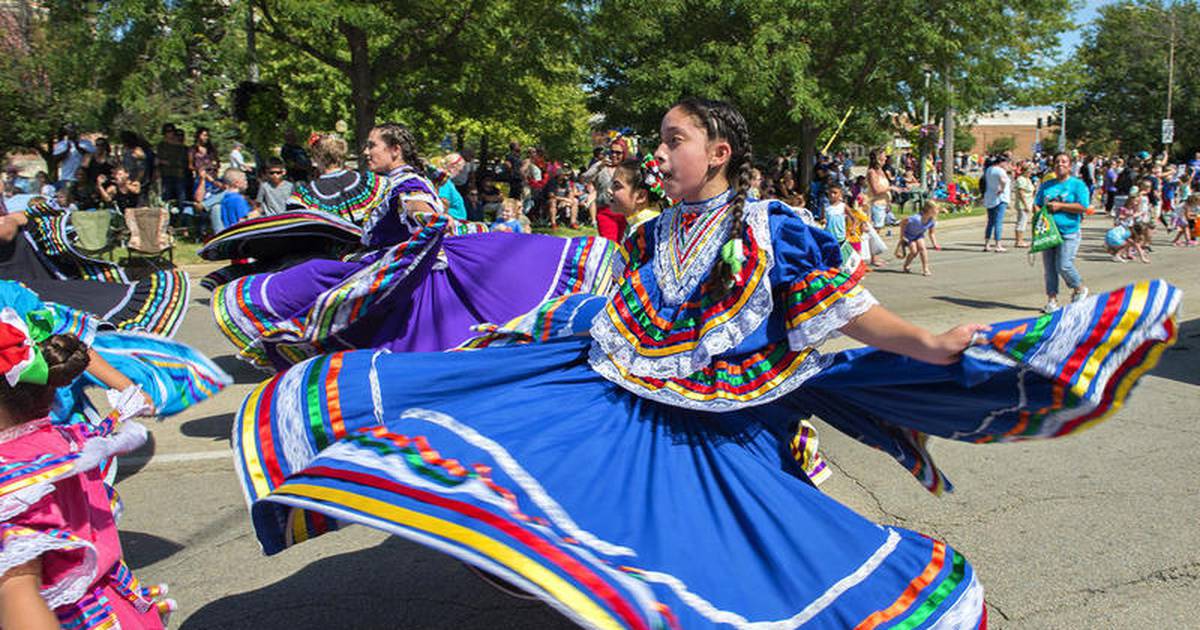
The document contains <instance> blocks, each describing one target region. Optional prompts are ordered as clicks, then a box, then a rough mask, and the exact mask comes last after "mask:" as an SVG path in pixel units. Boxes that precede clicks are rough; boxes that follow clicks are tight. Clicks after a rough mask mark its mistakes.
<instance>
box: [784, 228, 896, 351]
mask: <svg viewBox="0 0 1200 630" xmlns="http://www.w3.org/2000/svg"><path fill="white" fill-rule="evenodd" d="M770 221H771V244H772V247H773V248H774V256H775V264H774V267H773V268H772V270H771V285H772V288H773V292H774V296H775V303H776V308H777V309H783V315H784V324H785V326H786V329H787V337H788V345H789V346H790V347H791V348H792V349H793V350H801V349H804V348H814V347H817V346H819V345H820V344H822V343H824V342H825V341H826V340H828V339H830V338H831V337H834V336H836V335H837V334H838V331H839V329H840V328H841V327H842V326H845V325H846V324H848V323H850V322H851V321H853V320H854V319H855V318H857V317H858V316H859V315H862V314H863V313H865V312H866V311H867V310H868V309H870V308H871V307H872V306H874V305H875V304H877V303H878V302H876V300H875V298H874V297H873V296H872V295H871V293H870V292H869V291H867V290H866V289H865V288H864V287H862V286H861V285H860V284H859V282H860V280H861V279H862V276H863V274H864V273H866V267H865V266H864V265H858V266H857V267H856V268H855V269H853V270H846V269H843V268H842V255H841V250H840V247H839V245H838V243H837V241H836V240H835V239H834V238H833V236H832V235H831V234H829V233H828V232H826V231H825V230H822V229H820V228H816V227H813V226H810V225H806V224H805V223H804V222H803V221H802V220H801V219H800V218H799V217H797V216H796V215H795V214H794V213H792V212H791V211H790V209H787V208H786V206H784V207H783V210H782V211H779V210H776V209H774V208H772V212H771V215H770Z"/></svg>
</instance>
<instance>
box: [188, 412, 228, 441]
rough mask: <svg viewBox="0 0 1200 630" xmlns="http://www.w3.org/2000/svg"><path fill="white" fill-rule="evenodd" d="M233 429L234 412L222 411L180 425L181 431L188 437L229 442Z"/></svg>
mask: <svg viewBox="0 0 1200 630" xmlns="http://www.w3.org/2000/svg"><path fill="white" fill-rule="evenodd" d="M232 430H233V414H232V413H221V414H217V415H215V416H208V417H206V418H198V419H196V420H188V421H187V422H184V423H183V424H181V425H179V432H180V433H182V434H184V435H186V436H188V437H199V438H212V439H213V440H214V441H217V442H228V441H229V432H230V431H232Z"/></svg>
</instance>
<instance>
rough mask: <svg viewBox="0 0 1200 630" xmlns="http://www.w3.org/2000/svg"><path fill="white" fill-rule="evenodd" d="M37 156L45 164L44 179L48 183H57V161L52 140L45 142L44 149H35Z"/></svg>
mask: <svg viewBox="0 0 1200 630" xmlns="http://www.w3.org/2000/svg"><path fill="white" fill-rule="evenodd" d="M36 150H37V153H38V155H40V156H42V161H43V162H45V163H46V179H47V181H49V182H50V183H54V182H57V181H58V163H59V159H58V158H57V157H55V155H54V140H53V139H50V140H48V141H47V142H46V148H45V149H42V147H36Z"/></svg>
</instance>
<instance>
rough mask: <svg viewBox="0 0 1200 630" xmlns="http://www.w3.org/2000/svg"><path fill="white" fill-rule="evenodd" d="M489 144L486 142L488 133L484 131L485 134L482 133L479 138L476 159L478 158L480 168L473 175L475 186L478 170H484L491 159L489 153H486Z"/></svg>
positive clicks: (477, 180) (477, 183)
mask: <svg viewBox="0 0 1200 630" xmlns="http://www.w3.org/2000/svg"><path fill="white" fill-rule="evenodd" d="M489 144H490V143H489V142H488V135H487V134H486V133H485V134H483V136H482V137H480V138H479V155H478V159H479V168H480V170H479V171H476V175H475V185H476V186H478V185H479V175H478V173H480V172H486V169H487V167H488V162H489V161H490V160H491V157H492V156H491V155H489V154H488V148H489Z"/></svg>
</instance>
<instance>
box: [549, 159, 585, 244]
mask: <svg viewBox="0 0 1200 630" xmlns="http://www.w3.org/2000/svg"><path fill="white" fill-rule="evenodd" d="M542 191H543V194H544V195H545V196H546V210H547V212H548V213H549V215H550V229H555V228H557V227H558V215H559V213H560V212H562V211H566V214H567V217H568V218H569V219H570V220H571V223H570V225H571V229H572V230H578V229H579V200H578V199H576V197H575V194H574V190H573V189H572V187H571V182H570V180H569V178H568V177H567V174H566V173H563V172H560V173H558V175H556V176H555V177H552V178H550V181H548V182H546V185H545V186H544V187H543V188H542Z"/></svg>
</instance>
